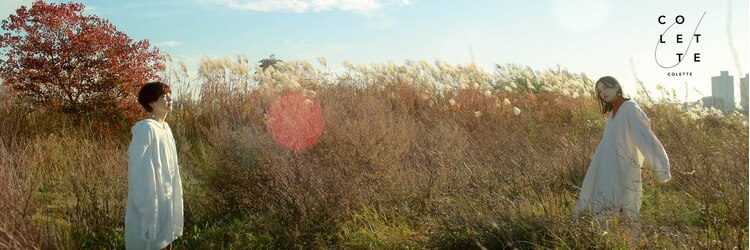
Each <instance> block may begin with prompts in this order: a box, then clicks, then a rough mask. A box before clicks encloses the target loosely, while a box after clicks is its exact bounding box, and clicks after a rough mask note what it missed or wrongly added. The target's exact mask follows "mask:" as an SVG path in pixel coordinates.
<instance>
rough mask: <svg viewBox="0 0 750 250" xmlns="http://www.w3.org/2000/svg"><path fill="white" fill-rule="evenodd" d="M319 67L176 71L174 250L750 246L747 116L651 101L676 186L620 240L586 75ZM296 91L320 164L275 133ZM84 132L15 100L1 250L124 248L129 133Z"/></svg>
mask: <svg viewBox="0 0 750 250" xmlns="http://www.w3.org/2000/svg"><path fill="white" fill-rule="evenodd" d="M319 64H320V65H321V66H320V67H317V68H316V67H313V66H312V65H310V63H307V62H290V63H285V64H281V65H278V66H277V68H275V69H274V68H271V69H267V70H266V71H265V72H259V73H249V72H256V71H257V69H255V70H253V69H251V68H250V67H249V66H248V65H247V60H246V59H245V60H243V59H242V58H241V57H240V58H238V60H237V61H236V62H235V61H233V60H229V59H211V58H207V59H205V60H204V62H203V64H202V66H201V70H200V72H199V76H198V78H197V79H196V80H187V77H186V76H185V72H184V71H183V72H180V70H170V71H169V72H166V73H165V78H168V79H169V81H170V83H172V84H173V86H174V89H175V93H174V95H175V96H177V97H178V98H177V101H176V104H175V105H176V106H175V110H174V112H173V113H171V114H170V116H169V117H168V119H167V121H168V122H169V123H170V125H171V127H172V128H173V132H174V133H175V134H174V136H175V139H176V142H177V149H178V152H179V160H180V167H181V173H182V179H183V188H184V194H185V196H184V200H185V216H186V218H185V219H186V230H185V232H184V234H183V236H182V237H181V238H180V239H178V240H177V241H176V242H174V244H173V245H174V247H175V249H258V248H261V249H266V248H271V249H297V248H344V249H404V248H405V249H422V248H440V249H503V248H518V249H546V248H561V249H583V248H617V249H619V248H653V249H664V248H667V249H675V248H699V249H727V248H739V249H747V248H748V200H747V198H748V186H747V185H748V152H749V149H748V127H747V116H744V115H737V114H725V115H717V114H715V113H711V112H703V111H700V112H699V111H690V112H686V111H685V110H684V107H682V105H676V104H673V103H671V102H669V100H661V101H657V102H655V103H653V104H652V103H645V102H646V101H645V100H644V101H642V103H641V106H642V107H643V108H644V110H645V112H646V114H647V115H648V116H649V117H650V118H651V126H652V129H653V131H654V133H655V134H656V135H657V137H658V138H659V139H660V140H661V141H662V143H663V144H664V146H665V148H666V151H667V153H668V155H669V157H670V163H671V167H672V175H673V180H672V181H671V182H669V183H667V184H665V185H656V182H655V178H654V174H653V173H652V172H651V170H650V169H648V168H644V170H643V175H644V190H645V191H644V199H643V206H642V210H641V218H640V223H639V225H637V227H639V228H640V233H639V234H633V233H630V230H629V228H631V227H632V225H627V224H626V223H622V222H620V221H619V220H618V219H617V218H613V219H612V220H610V221H609V222H608V229H607V231H606V232H607V233H606V234H605V233H603V232H604V231H603V230H602V229H601V228H598V227H597V226H596V225H595V224H594V223H592V221H591V220H590V219H588V218H577V219H574V218H572V217H571V215H572V210H573V208H574V206H575V202H576V200H577V196H578V188H579V186H580V184H581V183H582V181H583V176H584V174H585V172H586V168H587V166H588V163H589V162H590V160H591V157H592V155H593V152H594V150H595V148H596V146H597V143H598V142H599V140H600V139H601V136H602V131H603V127H604V124H605V119H606V118H605V116H604V115H601V114H599V110H598V109H599V108H598V106H597V103H596V101H595V100H594V99H593V98H592V97H591V96H592V94H593V92H592V90H593V82H592V80H591V79H589V78H587V77H586V76H585V75H580V74H572V73H569V72H567V71H565V70H560V69H549V70H546V71H542V72H538V71H533V70H531V69H528V68H524V67H520V66H517V65H505V66H501V67H499V68H498V70H497V71H496V72H486V71H484V70H482V69H478V68H476V67H474V66H472V65H458V66H454V65H448V64H445V63H439V62H438V63H435V64H428V63H424V62H407V63H406V64H404V65H394V64H391V63H389V64H373V65H351V64H348V63H346V69H345V71H343V72H338V73H334V72H332V71H331V70H327V66H326V63H325V60H322V59H321V60H320V62H319ZM190 84H192V85H200V87H198V88H192V87H185V86H187V85H190ZM180 86H182V88H181V87H180ZM187 89H196V91H197V92H195V93H194V94H195V95H196V96H198V97H199V98H190V96H191V94H190V91H189V90H187ZM285 92H300V93H304V94H305V95H306V96H308V97H309V98H310V99H312V100H315V101H316V102H318V103H319V104H320V105H321V107H322V109H323V116H324V124H325V130H324V133H323V135H322V136H321V137H320V141H319V142H318V143H317V144H316V145H314V146H313V147H312V148H309V149H306V150H302V151H292V150H288V149H285V148H284V147H281V146H279V145H278V144H276V143H275V142H274V141H273V139H272V137H271V136H270V135H269V133H268V132H267V128H266V121H265V119H266V116H265V115H266V113H265V112H266V110H267V108H268V106H269V105H270V103H271V102H273V101H274V100H275V98H278V96H279V95H280V94H281V93H285ZM636 99H637V100H643V99H638V98H636ZM691 109H694V107H691ZM701 112H702V113H701ZM696 113H699V115H697V114H696ZM68 120H70V118H69V117H66V116H65V115H62V114H58V113H55V112H53V111H49V110H44V109H43V108H39V107H31V106H30V104H26V103H23V102H21V101H18V100H14V99H12V98H4V99H3V100H2V104H0V121H1V122H2V125H0V139H1V140H0V188H2V190H4V191H3V192H0V209H2V211H4V212H3V213H2V214H0V248H3V249H6V248H14V249H15V248H24V249H26V248H40V249H57V248H62V249H104V248H122V247H123V244H124V240H123V225H124V222H123V218H124V206H125V199H126V196H127V173H126V172H127V156H126V152H127V146H128V143H129V140H130V132H129V128H120V129H115V130H112V131H104V132H103V131H101V129H96V128H98V127H99V126H98V125H97V124H98V122H100V121H97V120H92V121H84V122H82V123H80V122H79V123H77V125H71V124H72V123H71V122H68ZM105 132H106V133H105Z"/></svg>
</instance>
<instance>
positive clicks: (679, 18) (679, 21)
mask: <svg viewBox="0 0 750 250" xmlns="http://www.w3.org/2000/svg"><path fill="white" fill-rule="evenodd" d="M674 21H675V22H677V24H682V23H684V22H685V17H684V16H682V15H679V16H677V17H675V18H674Z"/></svg>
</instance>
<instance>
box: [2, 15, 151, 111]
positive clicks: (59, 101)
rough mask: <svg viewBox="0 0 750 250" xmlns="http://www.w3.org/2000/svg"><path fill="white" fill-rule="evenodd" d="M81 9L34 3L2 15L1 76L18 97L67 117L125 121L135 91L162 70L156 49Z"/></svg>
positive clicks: (134, 106) (135, 107) (134, 105)
mask: <svg viewBox="0 0 750 250" xmlns="http://www.w3.org/2000/svg"><path fill="white" fill-rule="evenodd" d="M83 9H84V5H83V4H80V3H67V4H55V3H45V2H43V1H36V2H34V3H33V5H32V7H31V8H30V9H29V8H26V7H25V6H23V7H21V8H19V9H18V10H16V14H15V15H10V17H8V18H7V19H5V20H3V21H2V29H3V31H2V32H5V33H3V34H2V36H0V78H3V79H4V83H3V84H5V85H7V86H9V87H11V89H13V90H14V92H15V93H16V94H17V95H18V96H27V99H29V98H28V97H31V99H32V100H34V102H35V103H36V104H37V105H42V106H45V107H51V108H54V109H57V110H60V111H63V112H65V113H68V114H73V115H74V116H73V117H85V116H89V115H92V114H93V115H96V116H97V117H99V118H105V117H106V118H108V119H111V118H114V117H120V118H125V119H126V120H129V121H132V120H133V119H135V118H136V117H137V116H138V114H139V113H140V112H141V111H140V109H139V107H138V105H137V102H136V98H135V96H136V95H137V91H138V89H139V88H140V87H141V86H143V85H144V84H145V83H146V82H148V81H151V80H154V79H157V77H158V76H157V72H159V71H160V70H163V69H164V65H163V63H162V62H161V61H160V60H159V50H158V48H153V49H149V47H150V44H149V42H148V40H142V41H138V42H133V40H132V39H131V38H129V37H128V36H127V35H126V34H125V33H123V32H120V31H118V30H117V28H115V26H114V25H112V24H111V23H110V22H109V21H107V20H105V19H102V18H99V17H97V16H96V15H84V14H83Z"/></svg>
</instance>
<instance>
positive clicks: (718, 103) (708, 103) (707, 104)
mask: <svg viewBox="0 0 750 250" xmlns="http://www.w3.org/2000/svg"><path fill="white" fill-rule="evenodd" d="M702 100H703V107H704V108H712V107H713V108H716V109H719V110H721V111H722V112H724V111H725V110H724V109H721V108H720V107H724V106H726V99H724V98H723V97H718V96H705V97H703V99H702Z"/></svg>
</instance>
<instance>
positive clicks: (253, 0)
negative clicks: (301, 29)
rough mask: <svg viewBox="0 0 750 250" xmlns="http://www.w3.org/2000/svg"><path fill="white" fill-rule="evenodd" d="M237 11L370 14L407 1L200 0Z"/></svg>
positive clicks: (406, 3)
mask: <svg viewBox="0 0 750 250" xmlns="http://www.w3.org/2000/svg"><path fill="white" fill-rule="evenodd" d="M200 1H201V2H204V3H209V4H214V5H219V6H224V7H228V8H231V9H238V10H249V11H263V12H297V13H305V12H323V11H333V10H339V11H348V12H355V13H360V14H371V13H373V12H376V11H378V10H381V9H383V7H384V6H390V5H398V6H403V5H409V4H411V1H409V0H400V1H397V0H200Z"/></svg>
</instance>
